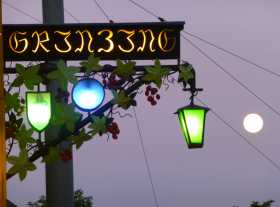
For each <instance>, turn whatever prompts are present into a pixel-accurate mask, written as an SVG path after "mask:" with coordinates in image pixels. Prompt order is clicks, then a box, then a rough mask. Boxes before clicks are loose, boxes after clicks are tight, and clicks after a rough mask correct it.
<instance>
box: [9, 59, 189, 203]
mask: <svg viewBox="0 0 280 207" xmlns="http://www.w3.org/2000/svg"><path fill="white" fill-rule="evenodd" d="M99 63H100V58H99V57H95V56H94V55H90V56H89V57H88V60H86V61H83V62H81V63H80V65H81V66H83V67H84V69H85V71H84V72H83V73H82V74H83V75H84V77H94V75H95V74H96V73H97V72H102V71H101V70H102V66H100V64H99ZM135 64H136V63H135V62H134V61H122V60H117V62H116V65H117V67H116V69H115V70H114V71H113V72H112V74H113V76H112V77H114V81H117V82H118V85H117V86H116V85H114V84H113V83H110V81H111V80H109V79H110V77H111V76H108V75H107V74H105V73H102V74H103V76H102V78H103V83H104V84H106V85H107V84H108V85H109V86H108V85H107V88H106V89H109V90H112V89H114V90H112V93H113V96H114V97H113V99H112V104H113V105H116V106H118V107H119V108H122V109H124V110H127V109H128V108H129V107H130V106H131V105H133V106H136V105H137V102H136V100H135V96H136V95H137V94H138V93H137V90H138V89H139V88H140V87H141V85H144V84H147V83H148V84H150V83H154V84H156V86H157V87H158V88H160V87H161V85H162V83H163V79H164V78H166V77H167V76H168V75H170V70H169V69H167V68H163V67H162V66H161V64H160V61H159V60H155V62H154V66H150V67H146V68H145V71H144V73H141V72H137V73H136V70H135ZM16 71H17V73H18V75H17V77H16V78H15V80H14V81H13V82H12V83H10V84H11V85H10V87H9V88H8V90H7V92H6V94H5V111H6V113H7V114H6V120H5V121H6V140H10V139H12V141H13V142H9V146H11V147H10V150H8V152H9V153H12V152H14V150H11V149H12V147H13V146H14V145H15V146H18V149H19V154H18V155H17V156H14V155H9V156H8V161H9V163H10V164H12V166H11V168H10V169H9V170H8V173H9V174H18V175H19V177H20V179H21V180H23V179H24V178H25V177H26V175H27V172H28V171H32V170H35V169H36V166H35V165H34V164H33V163H31V162H29V159H28V155H34V154H36V155H38V154H39V155H40V156H38V158H41V157H42V158H43V160H42V162H46V163H54V162H56V161H58V160H59V159H62V158H61V152H60V150H59V148H58V146H57V145H58V144H59V143H60V142H62V141H65V140H68V141H70V142H71V144H72V145H75V147H76V149H79V148H80V147H81V146H82V145H83V144H84V143H85V142H86V141H89V140H90V139H92V138H93V137H95V136H97V135H103V134H105V133H108V135H110V136H111V137H112V138H113V139H117V135H118V134H119V133H120V130H119V129H118V125H117V123H114V125H113V124H112V121H111V120H113V119H114V118H113V115H114V113H112V112H110V111H109V113H108V117H107V116H104V115H102V116H93V117H92V121H91V122H90V121H87V123H86V124H84V127H81V128H79V129H76V127H77V126H78V125H79V123H80V121H81V120H82V118H83V115H82V114H80V113H77V112H75V106H74V104H69V103H68V102H67V101H66V102H63V101H61V100H68V95H69V94H68V93H67V89H68V84H69V83H72V84H75V83H77V77H76V74H77V73H81V71H80V69H79V68H77V67H72V66H67V65H66V64H65V62H64V61H63V60H60V61H58V62H57V63H56V69H54V70H53V71H51V72H49V73H48V74H46V73H43V71H40V66H39V65H36V66H31V67H27V69H26V68H25V67H24V66H23V65H20V64H17V65H16ZM190 71H191V68H190V67H186V66H181V67H180V70H179V71H178V72H179V79H180V81H181V80H182V81H187V80H188V79H190V78H192V73H191V72H190ZM120 80H121V81H120ZM49 81H57V83H58V84H59V87H60V89H59V91H57V96H56V97H52V101H53V103H52V118H51V122H50V125H52V126H55V127H57V128H59V129H62V130H65V131H67V133H66V134H69V135H68V137H62V138H61V137H56V138H55V137H54V138H53V139H52V141H48V142H45V141H43V140H40V139H36V138H35V135H36V134H37V133H34V131H33V129H29V128H27V127H26V126H25V125H23V124H22V123H23V119H24V118H25V115H24V114H23V113H22V112H23V111H24V106H25V97H21V96H20V95H21V94H20V92H15V90H14V89H16V91H17V90H18V91H20V90H21V89H22V88H24V90H25V89H28V90H34V86H36V85H39V84H41V85H45V84H47V83H48V82H49ZM111 82H113V81H111ZM158 99H160V98H158ZM106 110H110V108H107V109H106ZM106 110H105V111H103V112H102V113H103V114H105V113H106ZM107 112H108V111H107ZM88 116H89V115H88ZM109 117H110V118H109ZM83 121H84V120H83ZM87 124H89V125H87ZM73 132H75V134H73ZM71 133H72V134H71ZM58 140H59V141H58ZM10 143H12V144H11V145H10ZM7 146H8V145H7ZM38 158H37V159H38ZM78 195H79V194H77V196H78ZM37 204H38V203H37ZM37 204H36V205H37ZM34 205H35V204H34ZM41 206H42V205H41Z"/></svg>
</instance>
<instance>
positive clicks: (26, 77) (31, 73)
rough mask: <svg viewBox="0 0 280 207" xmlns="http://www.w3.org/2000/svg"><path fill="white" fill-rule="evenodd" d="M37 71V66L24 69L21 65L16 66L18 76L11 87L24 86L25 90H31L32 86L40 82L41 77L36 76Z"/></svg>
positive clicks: (38, 67)
mask: <svg viewBox="0 0 280 207" xmlns="http://www.w3.org/2000/svg"><path fill="white" fill-rule="evenodd" d="M39 69H40V66H39V65H34V66H31V67H29V68H28V69H25V68H24V66H23V65H21V64H16V72H17V73H18V76H17V77H16V79H15V80H14V81H13V83H12V86H14V87H20V86H21V85H23V84H24V85H25V86H26V88H28V89H29V90H33V89H34V86H36V85H38V84H40V83H41V82H42V78H41V76H40V75H38V72H39Z"/></svg>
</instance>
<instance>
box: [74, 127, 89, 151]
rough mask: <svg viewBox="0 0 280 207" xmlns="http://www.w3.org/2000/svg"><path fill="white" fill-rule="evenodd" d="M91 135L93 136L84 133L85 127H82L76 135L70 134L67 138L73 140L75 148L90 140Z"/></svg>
mask: <svg viewBox="0 0 280 207" xmlns="http://www.w3.org/2000/svg"><path fill="white" fill-rule="evenodd" d="M92 137H93V136H91V135H90V134H88V133H86V131H85V129H82V130H81V132H80V133H79V134H78V135H72V136H70V137H69V140H70V141H73V142H74V144H75V145H76V149H79V148H80V147H81V146H82V145H83V144H84V142H86V141H88V140H90V139H91V138H92Z"/></svg>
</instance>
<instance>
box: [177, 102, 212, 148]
mask: <svg viewBox="0 0 280 207" xmlns="http://www.w3.org/2000/svg"><path fill="white" fill-rule="evenodd" d="M207 111H209V108H205V107H201V106H197V105H193V104H191V105H188V106H186V107H183V108H180V109H178V110H177V112H176V113H177V114H178V117H179V121H180V126H181V129H182V132H183V135H184V137H185V139H186V142H187V145H188V147H189V148H190V149H192V148H202V147H203V142H204V128H205V116H206V113H207Z"/></svg>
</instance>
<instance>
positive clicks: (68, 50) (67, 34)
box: [54, 31, 72, 53]
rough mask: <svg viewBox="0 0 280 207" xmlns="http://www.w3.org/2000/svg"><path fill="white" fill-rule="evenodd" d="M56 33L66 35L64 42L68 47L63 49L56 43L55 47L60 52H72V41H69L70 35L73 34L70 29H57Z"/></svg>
mask: <svg viewBox="0 0 280 207" xmlns="http://www.w3.org/2000/svg"><path fill="white" fill-rule="evenodd" d="M54 33H58V34H60V35H62V36H64V42H65V43H66V45H67V47H68V48H67V49H65V50H62V49H59V48H58V46H57V44H54V48H55V49H56V50H57V51H58V52H60V53H67V52H70V51H71V50H72V46H71V44H70V42H69V41H68V37H69V36H70V35H71V32H70V31H68V32H61V31H55V32H54Z"/></svg>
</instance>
